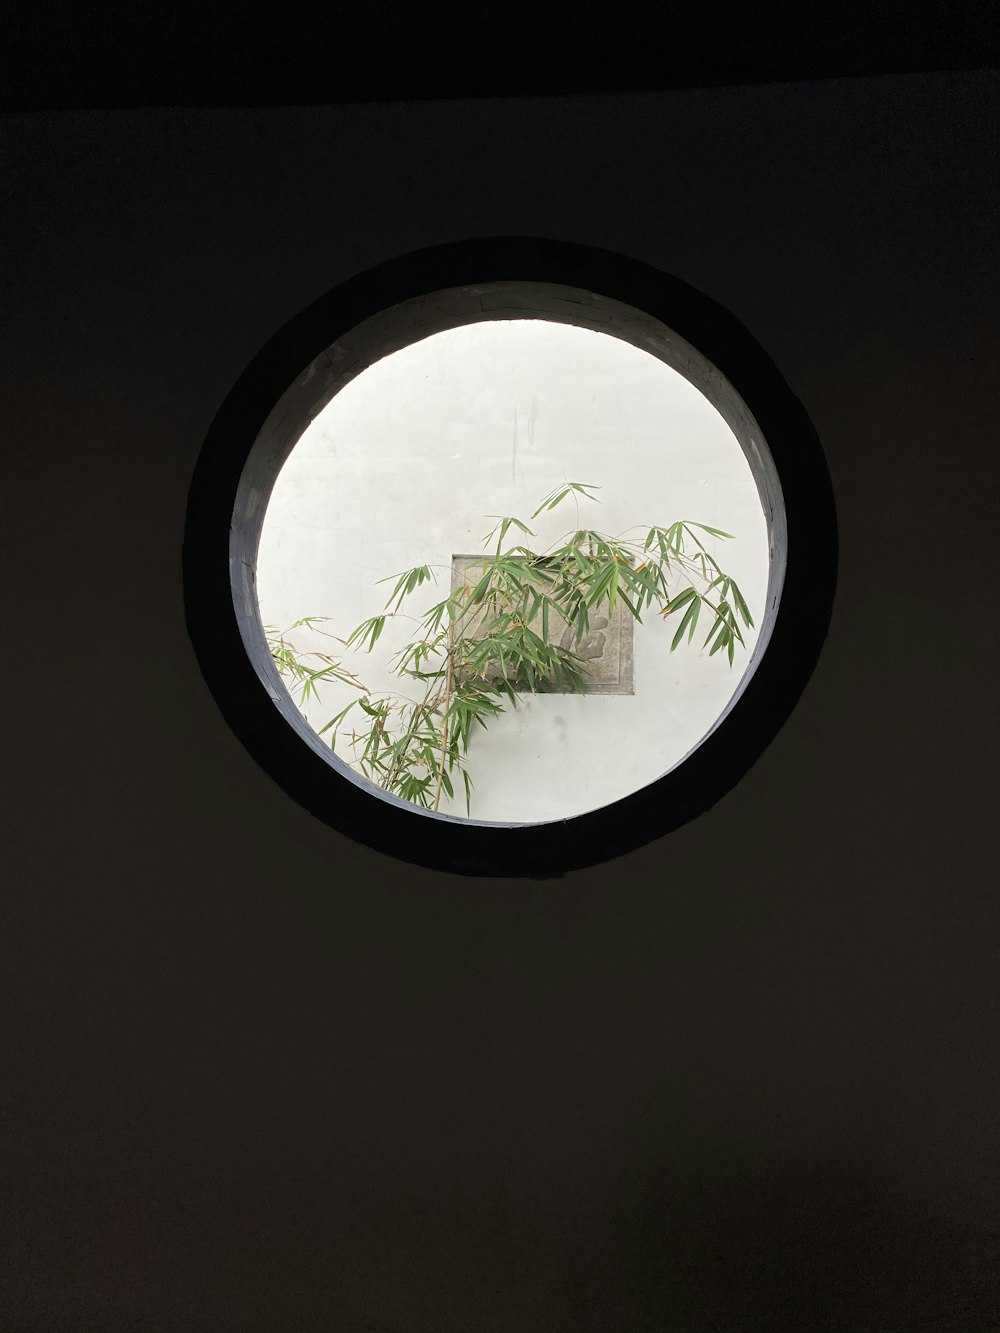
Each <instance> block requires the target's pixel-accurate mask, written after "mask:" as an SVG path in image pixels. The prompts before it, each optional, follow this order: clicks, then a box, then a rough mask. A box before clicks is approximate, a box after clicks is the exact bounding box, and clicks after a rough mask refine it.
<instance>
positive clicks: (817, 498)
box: [185, 241, 835, 877]
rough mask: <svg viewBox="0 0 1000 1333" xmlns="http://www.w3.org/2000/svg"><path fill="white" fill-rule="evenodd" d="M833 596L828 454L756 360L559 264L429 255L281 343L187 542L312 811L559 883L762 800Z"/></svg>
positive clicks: (519, 245) (205, 632) (671, 303)
mask: <svg viewBox="0 0 1000 1333" xmlns="http://www.w3.org/2000/svg"><path fill="white" fill-rule="evenodd" d="M834 571H835V526H834V519H833V509H832V501H831V497H830V490H829V482H828V478H827V474H826V470H825V466H824V463H823V459H822V455H821V452H820V450H819V446H818V442H817V441H816V438H815V435H814V433H813V432H812V430H811V428H810V426H809V423H808V421H807V419H806V418H805V415H804V413H803V411H802V409H801V408H800V407H799V405H798V404H797V403H796V402H795V400H794V398H793V397H792V396H791V394H790V393H789V391H788V390H787V388H786V387H785V386H784V385H783V383H782V382H781V380H780V378H779V376H778V375H777V373H776V371H775V370H774V368H773V367H772V366H771V365H770V363H769V362H768V361H767V359H766V358H765V357H764V355H763V353H762V352H761V351H760V349H759V348H757V346H756V344H754V343H753V341H752V339H751V338H750V337H749V335H748V334H747V333H746V332H745V331H744V330H743V329H742V328H741V327H740V326H739V325H738V324H737V323H736V322H735V321H734V320H733V319H732V317H731V316H728V315H726V314H725V312H723V311H721V310H720V309H719V308H718V307H716V306H714V305H712V303H710V302H708V301H707V300H706V299H705V298H703V297H701V296H699V295H698V294H697V293H695V292H693V291H692V290H691V289H690V288H688V287H686V286H685V285H684V284H681V283H679V282H678V281H677V280H676V279H672V278H669V277H667V276H666V275H663V274H660V273H657V272H656V271H654V270H650V269H648V268H646V267H645V266H642V265H639V264H636V263H634V262H632V261H629V260H625V259H623V258H621V257H618V256H611V255H607V254H605V253H603V252H595V251H590V250H585V249H582V248H580V247H575V246H566V245H560V244H556V243H545V242H528V241H493V242H481V243H468V244H464V245H455V246H447V247H440V248H436V249H434V250H431V251H426V252H421V253H419V254H417V255H413V256H408V257H405V258H404V259H402V260H398V261H394V262H393V263H391V264H389V265H385V266H383V267H382V268H380V269H378V270H375V271H373V272H372V273H369V274H365V275H362V276H361V277H359V278H357V279H355V280H353V281H352V282H351V283H348V284H347V285H346V286H345V287H342V288H339V289H337V290H335V291H334V292H332V293H331V294H330V295H329V296H328V297H326V298H324V299H323V300H322V301H321V302H319V303H317V305H315V306H314V307H311V308H310V310H309V311H307V312H305V313H304V315H303V316H301V317H299V319H297V320H296V321H294V322H293V323H292V324H291V325H289V326H287V327H286V329H284V330H282V331H281V332H280V333H279V334H278V335H277V336H276V338H275V339H274V340H272V343H271V344H269V346H268V347H267V348H266V349H265V350H264V352H262V353H261V355H260V356H259V357H258V358H257V360H256V361H255V363H254V364H253V365H252V366H251V367H250V368H249V369H248V371H247V372H246V374H245V375H244V376H243V377H242V378H241V380H240V382H239V383H238V384H237V386H236V388H235V389H234V390H233V392H232V394H231V395H230V397H229V399H228V400H227V402H226V404H225V405H224V407H223V409H222V411H221V412H220V414H219V417H218V419H217V420H216V422H215V424H214V426H213V429H212V432H211V435H210V438H209V440H208V442H207V443H206V447H205V450H204V452H203V455H202V459H201V460H200V464H199V468H198V470H197V473H196V476H195V479H194V482H193V485H192V491H191V499H190V505H189V515H188V530H187V536H186V542H185V578H186V593H187V606H188V620H189V626H190V629H191V633H192V638H193V641H194V643H195V647H196V649H197V651H198V654H199V658H200V661H201V664H202V668H203V671H204V673H205V675H206V678H207V680H208V682H209V684H210V686H211V688H212V689H213V692H214V694H215V696H216V698H217V699H218V701H219V703H220V705H221V706H222V709H223V711H224V713H225V715H226V717H227V718H228V720H229V721H230V724H231V725H232V726H233V727H234V729H235V730H236V732H237V734H238V735H239V736H240V737H241V739H243V741H244V743H245V744H246V745H247V746H248V748H249V749H250V750H251V752H252V753H253V754H254V755H255V756H256V757H257V758H258V760H259V761H260V762H261V763H262V764H263V765H264V766H265V767H266V768H267V769H268V770H269V771H270V772H271V773H272V774H273V776H274V777H275V778H276V779H277V780H278V781H279V782H280V783H281V784H282V785H283V786H284V787H285V789H286V790H287V791H288V792H289V793H290V794H291V795H293V796H294V797H295V798H296V799H297V800H299V801H300V802H301V803H302V804H303V805H305V806H306V807H307V808H309V809H310V810H311V811H313V813H315V814H316V815H318V816H319V817H320V818H322V819H324V820H325V821H326V822H328V823H330V824H331V825H333V826H335V827H337V828H339V829H341V830H342V831H343V832H345V833H347V834H349V835H350V836H352V837H355V838H359V839H360V840H362V841H364V842H366V843H368V844H369V845H372V846H374V847H377V848H379V849H380V850H383V851H385V852H387V853H389V854H391V855H395V856H400V857H403V858H405V859H409V860H413V861H417V862H420V863H423V864H428V865H433V866H437V867H441V868H445V869H449V870H454V871H459V872H465V873H480V874H481V873H486V874H523V875H533V876H538V877H546V876H550V875H553V874H559V873H562V872H563V871H565V870H567V869H570V868H572V867H575V866H579V865H583V864H592V863H595V862H597V861H600V860H604V859H607V858H608V857H611V856H614V855H616V854H619V853H620V852H622V851H624V850H626V849H628V848H629V847H631V846H635V845H638V844H639V843H641V842H645V841H648V840H651V839H653V838H655V837H658V836H661V835H662V834H664V833H666V832H668V831H669V830H670V829H671V828H673V827H676V826H677V825H678V824H680V823H682V822H685V821H686V820H688V819H690V818H692V817H693V816H694V815H696V814H698V813H700V812H701V811H703V810H705V809H706V808H707V807H708V806H710V805H711V804H713V803H714V802H715V801H716V800H717V799H718V798H719V797H720V796H721V795H722V794H723V793H724V792H725V791H726V790H727V789H728V788H729V787H730V786H732V785H733V783H734V782H735V781H737V780H738V778H739V776H741V774H742V773H743V772H744V771H745V770H746V768H748V767H749V765H750V764H751V763H752V762H753V761H754V759H755V758H756V757H757V755H758V754H759V753H760V751H761V750H762V749H763V747H764V746H765V745H766V744H767V741H768V740H769V739H770V737H771V736H772V735H773V734H774V732H775V731H776V730H777V729H778V727H779V726H780V725H781V723H782V721H783V720H784V718H785V716H787V713H788V712H789V710H790V709H791V707H792V706H793V704H794V701H795V699H796V697H797V695H798V693H799V692H800V691H801V689H802V687H803V686H804V684H805V681H806V679H807V677H808V674H809V672H810V671H811V668H812V665H813V663H814V661H815V658H816V655H817V653H818V651H819V648H820V646H821V643H822V639H823V636H824V634H825V630H826V625H827V623H828V619H829V611H830V602H831V599H832V590H833V579H834ZM793 619H794V624H793V623H792V622H793ZM783 631H784V632H783Z"/></svg>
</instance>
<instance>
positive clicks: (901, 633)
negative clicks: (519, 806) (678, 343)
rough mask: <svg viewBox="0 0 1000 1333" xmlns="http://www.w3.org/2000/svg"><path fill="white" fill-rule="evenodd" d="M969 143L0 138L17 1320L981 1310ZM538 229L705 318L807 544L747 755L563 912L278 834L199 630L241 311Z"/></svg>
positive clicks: (504, 134)
mask: <svg viewBox="0 0 1000 1333" xmlns="http://www.w3.org/2000/svg"><path fill="white" fill-rule="evenodd" d="M996 110H997V104H996V83H995V81H991V80H990V79H989V78H988V77H987V76H967V77H966V76H926V77H924V76H920V77H908V78H900V79H885V80H878V81H870V82H851V81H845V82H839V83H830V84H823V85H812V86H782V87H772V88H767V89H762V90H754V89H742V90H734V91H711V92H701V93H675V94H667V95H646V96H637V97H633V98H627V99H608V100H600V99H594V100H580V101H572V100H568V101H550V102H524V103H516V102H497V103H478V104H477V103H467V104H458V103H455V104H426V105H422V106H419V107H409V106H405V105H394V106H386V107H375V106H371V107H364V108H356V109H352V108H345V109H341V110H323V109H306V110H303V109H298V110H296V109H291V110H274V111H231V112H229V111H205V112H190V111H189V112H185V111H178V110H174V111H168V110H150V111H142V112H121V113H112V114H100V113H87V114H77V115H73V114H67V115H58V116H44V115H40V116H37V117H34V116H29V117H23V118H11V119H10V121H9V122H8V123H7V124H6V125H5V127H4V129H3V136H2V143H3V162H2V171H0V182H2V183H0V191H2V195H3V221H2V233H0V244H2V245H3V248H4V263H3V281H4V297H3V303H2V307H3V308H2V312H0V316H2V321H3V322H2V345H0V376H2V381H3V401H4V405H5V406H4V412H5V417H6V420H5V423H4V426H3V449H4V453H3V475H2V480H3V487H2V491H3V504H4V510H5V514H4V525H5V537H6V543H7V548H8V550H7V555H6V556H5V559H4V576H5V582H6V583H7V585H8V587H7V593H6V596H5V613H4V625H5V630H6V641H7V644H8V651H7V662H8V679H9V688H8V704H7V709H6V716H5V720H4V732H5V738H6V740H7V742H8V744H7V746H6V747H5V749H6V753H7V756H8V758H7V762H6V765H5V769H4V777H5V779H6V782H7V798H6V801H5V805H4V812H5V815H6V820H5V833H4V852H3V860H4V862H5V868H6V870H7V874H6V887H5V889H4V891H3V903H4V929H3V944H4V948H5V950H8V951H9V957H8V958H7V959H6V961H5V962H4V964H3V977H4V983H5V990H6V991H8V992H9V993H10V995H11V997H12V1001H13V1003H12V1005H11V1007H10V1009H9V1016H8V1017H7V1018H6V1020H5V1022H4V1026H3V1039H4V1042H5V1043H6V1044H9V1047H10V1050H9V1052H8V1053H7V1055H6V1058H5V1060H4V1070H5V1076H4V1081H3V1097H4V1100H5V1101H6V1103H7V1106H6V1110H5V1112H4V1116H3V1122H2V1123H3V1142H4V1152H5V1156H4V1163H3V1173H4V1174H3V1187H2V1196H0V1209H2V1213H3V1223H4V1227H5V1230H6V1232H7V1240H8V1252H9V1256H10V1258H9V1267H8V1276H9V1283H10V1286H9V1292H8V1295H7V1297H6V1304H5V1307H4V1308H5V1310H6V1313H5V1315H4V1316H3V1317H2V1319H0V1325H2V1327H3V1328H5V1329H10V1330H12V1331H14V1330H16V1333H26V1331H27V1330H32V1331H34V1330H38V1331H39V1333H41V1331H42V1330H44V1333H63V1331H64V1330H65V1331H67V1333H68V1331H69V1330H87V1331H88V1333H89V1331H90V1330H102V1331H103V1330H108V1333H118V1331H119V1330H133V1329H135V1330H142V1333H154V1331H155V1333H174V1331H175V1330H176V1331H177V1333H201V1331H202V1330H204V1331H205V1333H219V1331H221V1330H233V1331H234V1333H236V1331H237V1330H238V1331H239V1333H286V1330H287V1333H341V1331H344V1333H354V1331H355V1330H358V1331H359V1333H360V1331H361V1330H371V1331H372V1333H404V1331H405V1333H409V1331H410V1330H421V1331H423V1333H471V1331H472V1330H475V1331H476V1333H550V1331H553V1333H554V1331H555V1330H560V1331H562V1330H565V1331H566V1333H633V1331H634V1333H638V1331H639V1330H655V1331H656V1333H663V1331H665V1333H673V1331H674V1330H685V1331H687V1330H690V1331H691V1333H701V1331H702V1330H719V1331H720V1333H743V1330H767V1333H784V1330H790V1331H791V1330H795V1331H800V1330H813V1329H815V1330H836V1333H842V1331H843V1333H846V1331H847V1330H852V1331H853V1330H859V1331H861V1330H864V1331H866V1333H867V1331H868V1330H880V1331H883V1330H884V1331H889V1330H892V1331H895V1330H900V1331H902V1330H907V1331H909V1330H925V1329H926V1330H935V1333H939V1331H940V1333H944V1331H948V1333H951V1331H952V1330H953V1331H954V1333H979V1331H980V1330H981V1331H982V1333H986V1330H995V1329H996V1328H998V1327H1000V1279H998V1276H997V1274H998V1263H997V1261H998V1259H1000V1253H998V1251H1000V1242H998V1235H1000V1229H998V1224H1000V1207H998V1197H1000V1196H998V1192H997V1191H998V1186H1000V1162H998V1154H997V1121H998V1109H1000V1107H998V1095H997V1094H998V1077H997V1073H998V1069H997V1066H998V1050H1000V1045H998V1041H997V1037H998V1032H997V1027H998V1022H997V1020H998V970H997V948H996V946H997V934H998V932H997V924H998V923H997V911H996V889H995V885H994V882H993V881H994V878H995V875H994V871H993V859H994V839H995V833H994V825H995V809H994V801H993V796H992V793H991V792H990V790H989V787H988V783H987V774H988V773H989V771H990V768H991V767H992V764H991V762H990V761H991V760H992V759H993V754H994V745H995V740H996V711H995V701H994V697H993V696H994V676H995V670H996V661H997V655H996V648H997V634H996V613H995V609H994V601H995V595H994V588H993V582H994V580H993V575H992V572H991V571H992V569H993V568H994V560H995V536H994V533H995V521H994V510H995V485H996V480H997V475H996V474H997V469H996V462H995V452H994V451H995V447H996V443H995V441H996V423H997V419H998V409H1000V403H998V390H997V385H998V377H997V360H998V358H997V352H998V337H997V326H996V309H997V295H998V293H997V274H996V267H995V242H994V232H993V226H994V222H995V219H994V217H993V216H992V213H991V209H992V205H993V200H994V198H995V191H996V184H997V182H996V178H995V174H994V166H995V162H996V148H997V144H996V130H995V126H996V124H997V119H996ZM518 233H525V234H531V235H542V236H551V237H556V238H562V239H566V240H572V241H578V242H583V243H586V244H591V245H598V246H605V247H608V248H610V249H613V250H618V251H621V252H623V253H625V254H628V255H632V256H635V257H636V258H639V259H641V260H644V261H646V262H648V263H652V264H655V265H659V266H661V267H663V268H665V269H668V270H670V271H671V272H674V273H676V274H677V275H678V276H679V277H681V278H683V279H685V280H686V281H688V282H690V283H692V284H693V285H695V286H696V287H698V288H700V289H701V290H703V291H704V292H705V293H707V294H708V295H709V296H711V297H713V298H715V299H716V300H718V301H721V302H722V303H723V304H724V305H726V306H727V307H728V308H729V309H730V310H731V311H732V312H733V313H734V314H735V315H736V316H737V317H738V318H740V319H741V320H742V321H743V322H744V323H745V324H746V326H747V327H748V328H749V330H750V331H751V333H752V334H753V335H754V336H755V337H756V338H757V339H758V340H759V341H760V342H761V343H762V344H763V346H764V347H765V348H766V349H767V351H768V352H769V354H770V355H771V356H772V357H773V359H774V360H775V362H776V363H777V365H778V366H779V368H780V369H781V371H782V373H783V374H784V375H785V377H786V378H787V380H788V382H789V383H790V385H791V387H792V389H793V390H794V391H795V392H796V393H797V394H798V395H799V397H800V398H801V400H802V401H803V403H804V404H805V407H806V409H807V410H808V412H809V413H810V415H811V417H812V419H813V421H814V423H815V425H816V427H817V430H818V432H819V434H820V438H821V439H822V441H823V444H824V447H825V449H826V452H827V456H828V459H829V464H830V469H831V473H832V477H833V483H834V487H835V490H836V497H837V504H838V510H839V521H840V525H841V573H840V583H839V589H838V597H837V604H836V607H835V612H834V620H833V624H832V628H831V634H830V638H829V641H828V644H827V648H826V651H825V653H824V655H823V657H822V659H821V662H820V665H819V667H818V669H817V672H816V674H815V676H814V677H813V680H812V682H811V684H810V686H809V688H808V690H807V692H806V694H805V696H804V698H803V699H802V701H801V703H800V705H799V706H798V708H797V709H796V711H795V713H794V715H793V717H792V719H791V721H790V722H789V723H788V725H787V726H786V727H785V729H784V730H783V731H782V733H781V734H780V735H779V737H778V738H777V740H776V741H775V742H774V743H773V745H772V746H771V748H770V749H769V750H768V752H767V753H766V755H765V756H764V758H763V759H762V760H761V761H760V762H759V763H758V764H757V766H756V767H755V768H754V769H753V770H752V771H751V773H750V774H749V775H748V777H747V778H746V779H745V780H744V781H743V782H742V783H741V785H740V786H739V787H738V788H737V789H736V790H735V791H733V792H732V793H731V794H730V795H729V796H727V797H726V798H725V799H724V800H723V801H722V802H721V803H720V804H719V805H718V806H717V807H716V808H715V809H714V810H713V811H712V812H711V813H710V814H709V815H706V816H705V817H703V818H702V819H700V820H698V821H697V822H696V823H694V824H691V825H688V826H687V827H685V828H683V829H681V830H680V831H679V832H677V833H675V834H673V835H671V836H670V837H669V838H666V839H662V840H660V841H658V842H654V843H652V844H651V845H649V846H648V847H646V848H645V849H643V850H642V851H640V852H637V853H635V854H633V855H631V856H629V857H627V858H624V859H622V860H619V861H617V862H614V863H613V864H611V865H610V866H607V867H603V868H599V869H595V870H593V871H588V872H581V873H575V874H572V875H570V876H567V877H566V878H565V879H564V880H561V881H553V882H550V883H525V882H514V881H509V882H508V881H488V880H482V881H479V880H466V879H462V878H458V877H451V876H446V875H439V874H434V873H431V872H430V871H425V870H419V869H414V868H412V867H409V866H407V865H404V864H403V863H401V862H397V861H394V860H391V859H389V858H387V857H382V856H380V855H377V854H373V853H370V852H368V851H366V850H364V849H363V848H361V847H359V846H357V845H355V844H353V843H352V842H350V841H348V840H346V839H344V838H342V837H339V836H338V835H336V834H335V833H333V832H332V831H331V830H330V829H329V828H327V827H326V826H324V825H322V824H320V823H318V822H316V821H314V820H313V819H311V818H310V817H309V816H307V815H306V814H305V813H304V812H302V811H301V810H300V809H299V808H298V807H297V806H295V805H294V804H292V803H291V802H290V801H289V800H288V799H287V798H286V797H285V796H284V795H283V794H282V792H281V791H280V790H279V789H278V788H277V787H276V786H275V785H274V784H273V783H272V782H271V780H270V779H269V778H268V777H267V776H266V775H265V774H264V773H263V772H262V771H260V770H259V769H258V768H257V767H256V766H255V765H254V764H253V762H252V761H251V760H250V759H249V757H248V756H247V754H246V753H245V752H244V751H243V749H242V748H241V747H240V745H239V743H238V742H237V741H236V740H235V738H234V737H233V736H232V735H231V734H230V732H229V731H228V730H227V728H226V726H225V724H224V723H223V721H222V719H221V717H220V716H219V714H218V712H217V710H216V707H215V705H214V703H213V701H212V698H211V697H210V695H209V694H208V691H207V689H206V688H205V685H204V683H203V681H202V679H201V677H200V675H199V672H198V669H197V665H196V662H195V658H194V654H193V651H192V648H191V646H190V643H189V641H188V639H187V636H186V632H185V626H184V609H183V604H182V598H181V576H180V547H181V540H182V533H183V521H184V511H185V502H186V495H187V487H188V484H189V481H190V477H191V473H192V469H193V467H194V463H195V460H196V457H197V454H198V451H199V447H200V443H201V441H202V440H203V438H204V435H205V433H206V431H207V429H208V426H209V424H210V422H211V420H212V417H213V414H214V413H215V411H216V410H217V408H218V406H219V404H220V402H221V400H222V399H223V398H224V397H225V395H226V393H227V392H228V391H229V389H230V387H231V385H232V384H233V382H234V380H235V379H236V377H237V376H238V375H239V373H240V372H241V371H242V369H243V368H244V366H245V365H246V363H247V362H248V361H249V360H250V359H251V357H252V356H253V355H254V354H255V353H256V352H257V350H258V349H259V347H260V346H261V345H262V344H263V343H264V342H265V341H266V339H267V338H268V337H269V336H270V335H271V334H272V332H273V331H274V330H275V329H276V328H277V327H278V326H279V325H281V324H282V323H283V322H284V321H286V320H287V319H289V318H290V317H291V316H292V315H293V314H295V313H296V312H297V311H298V310H299V309H301V308H302V307H303V306H305V305H306V304H308V303H309V302H310V301H312V300H314V299H315V298H316V297H318V296H319V295H321V294H322V293H323V292H324V291H326V290H327V289H329V288H330V287H331V286H333V285H334V284H335V283H337V282H338V281H341V280H343V279H344V278H346V277H348V276H349V275H351V274H352V273H355V272H357V271H359V270H360V269H363V268H366V267H368V266H370V265H372V264H375V263H378V262H380V261H382V260H383V259H386V258H389V257H391V256H392V255H394V254H397V253H400V252H404V251H408V250H412V249H415V248H417V247H420V246H423V245H429V244H434V243H437V242H442V241H447V240H450V239H455V238H460V237H466V236H478V235H492V234H518Z"/></svg>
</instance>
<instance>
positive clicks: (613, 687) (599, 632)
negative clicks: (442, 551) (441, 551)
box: [451, 555, 635, 694]
mask: <svg viewBox="0 0 1000 1333" xmlns="http://www.w3.org/2000/svg"><path fill="white" fill-rule="evenodd" d="M484 559H485V558H484V557H483V556H481V555H453V556H452V558H451V588H452V592H454V591H456V590H457V589H458V588H461V587H462V586H463V585H465V586H470V587H471V586H473V585H474V584H476V583H477V582H478V581H479V579H480V578H481V577H482V574H483V572H484V569H485V565H484ZM541 622H542V617H541V613H539V614H538V615H537V616H536V617H535V619H534V620H533V621H532V622H531V626H530V628H531V629H533V630H534V631H535V633H536V634H541V632H542V623H541ZM634 624H635V621H634V620H633V618H632V616H631V615H630V614H629V612H628V611H627V610H626V609H625V607H624V606H623V605H622V603H621V602H619V603H618V605H617V606H616V607H615V609H614V611H613V613H612V614H611V615H610V616H609V615H608V612H607V607H605V608H604V609H603V610H602V611H601V613H600V614H599V615H596V614H592V615H591V617H590V633H589V634H585V635H584V636H583V638H582V639H581V640H580V642H579V643H578V644H574V642H573V631H572V629H571V628H570V627H569V626H568V625H567V624H566V622H565V620H563V618H562V617H561V616H560V615H558V614H553V613H552V612H551V611H550V613H549V641H550V642H553V643H558V644H560V645H561V646H562V647H564V648H572V649H573V651H574V652H576V653H579V655H580V656H581V657H583V658H584V659H585V660H586V663H587V674H588V680H587V683H586V684H585V686H584V692H585V693H586V694H634V693H635V688H634V680H633V637H632V630H633V626H634ZM472 634H473V636H474V635H475V629H474V628H473V630H472ZM551 693H553V694H566V693H570V691H568V690H560V689H559V688H558V687H556V686H555V685H553V687H552V690H551Z"/></svg>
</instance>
